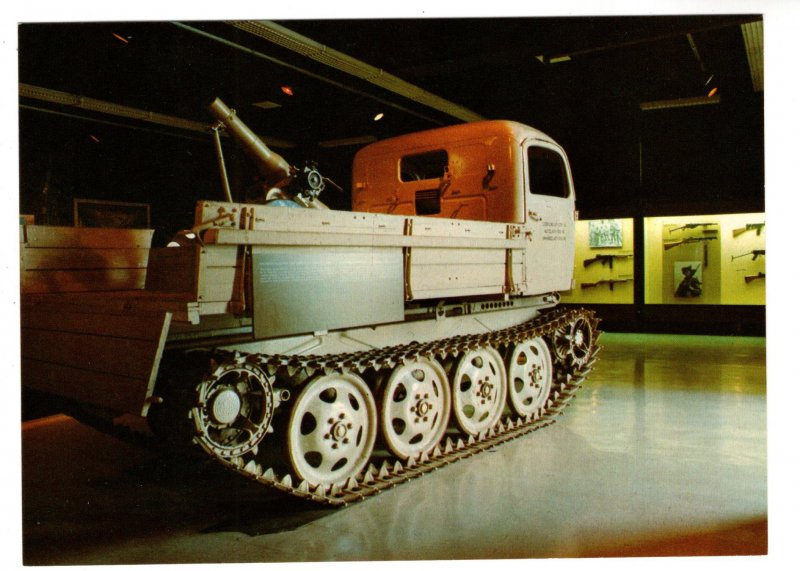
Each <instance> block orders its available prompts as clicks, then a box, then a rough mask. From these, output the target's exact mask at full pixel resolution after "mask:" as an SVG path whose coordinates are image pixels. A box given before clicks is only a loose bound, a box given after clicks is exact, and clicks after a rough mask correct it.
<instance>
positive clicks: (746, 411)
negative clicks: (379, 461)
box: [22, 334, 767, 565]
mask: <svg viewBox="0 0 800 571" xmlns="http://www.w3.org/2000/svg"><path fill="white" fill-rule="evenodd" d="M602 345H603V346H604V350H603V352H602V358H601V360H600V361H599V362H598V363H597V365H596V368H595V371H594V372H593V374H592V375H591V378H590V380H588V381H587V382H586V384H585V386H584V389H583V390H582V391H580V392H579V393H578V396H577V398H576V399H575V400H574V401H573V403H574V404H573V405H572V406H571V407H569V408H568V409H567V410H566V412H565V414H564V416H562V417H560V418H559V421H558V422H557V423H556V424H554V425H552V426H549V427H546V428H544V429H542V430H539V431H536V432H534V433H532V434H530V435H527V436H525V437H522V438H519V439H517V440H514V441H511V442H510V443H508V444H506V445H504V446H502V447H500V448H499V449H495V450H492V451H490V452H485V453H483V454H479V455H477V456H475V457H473V458H471V459H468V460H466V461H463V462H460V463H458V464H456V465H454V466H449V467H446V468H444V469H442V470H438V471H436V472H433V473H431V474H429V475H426V476H424V477H422V478H420V479H418V480H415V481H413V482H411V483H408V484H404V485H401V486H399V487H397V488H395V489H392V490H390V491H388V492H385V493H383V494H381V495H379V496H377V497H375V498H373V499H371V500H369V501H366V502H364V503H362V504H358V505H354V506H351V507H348V508H346V509H343V510H339V511H335V510H324V509H319V508H316V507H314V506H309V505H305V504H304V503H302V502H301V501H299V500H298V501H295V500H293V499H292V498H283V497H281V496H278V495H275V494H274V493H272V492H271V491H269V490H262V489H261V488H260V487H258V486H256V485H255V484H252V483H251V482H247V481H239V480H238V479H236V478H233V477H230V476H229V475H228V474H227V473H220V472H217V471H215V470H210V471H199V470H197V469H196V468H185V467H181V465H180V464H177V463H175V462H170V461H169V460H167V459H164V458H160V457H158V456H157V455H155V454H154V453H152V452H149V451H146V450H143V449H139V448H135V447H132V446H130V445H128V444H124V443H121V442H118V441H116V440H113V439H111V438H109V437H107V436H104V435H102V434H100V433H97V432H95V431H94V430H92V429H90V428H87V427H84V426H82V425H79V424H77V423H76V422H75V421H73V420H72V419H70V418H68V417H64V416H53V417H48V418H44V419H38V420H35V421H30V422H27V423H25V424H23V430H22V443H23V450H22V452H23V454H22V467H23V488H22V490H23V512H22V513H23V546H24V549H23V556H24V563H25V564H27V565H79V564H143V563H201V562H206V563H215V562H279V561H280V562H285V561H348V560H401V559H487V558H489V559H491V558H572V557H608V556H610V557H627V556H667V555H760V554H765V553H766V552H767V406H766V355H765V353H766V346H765V340H764V339H763V338H732V337H696V336H666V335H627V334H605V335H604V336H603V338H602Z"/></svg>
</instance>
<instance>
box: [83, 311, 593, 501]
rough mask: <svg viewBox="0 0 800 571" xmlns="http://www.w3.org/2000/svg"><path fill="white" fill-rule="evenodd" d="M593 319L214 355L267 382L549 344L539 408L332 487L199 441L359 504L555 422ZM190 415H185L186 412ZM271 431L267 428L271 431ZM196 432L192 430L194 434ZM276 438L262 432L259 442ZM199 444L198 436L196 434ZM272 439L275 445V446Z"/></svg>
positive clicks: (264, 477)
mask: <svg viewBox="0 0 800 571" xmlns="http://www.w3.org/2000/svg"><path fill="white" fill-rule="evenodd" d="M598 324H599V319H598V318H596V317H595V315H594V313H593V312H591V311H588V310H584V309H570V310H565V309H557V310H553V311H550V312H548V313H545V314H543V315H540V316H538V317H536V318H534V319H532V320H530V321H527V322H525V323H522V324H519V325H517V326H513V327H509V328H506V329H501V330H498V331H492V332H487V333H483V334H476V335H465V336H457V337H451V338H448V339H441V340H436V341H433V342H430V343H411V344H408V345H400V346H396V347H389V348H383V349H379V350H374V351H367V352H358V353H349V354H337V355H327V356H307V357H304V356H285V355H259V354H249V355H248V354H241V353H230V354H227V355H226V354H225V353H222V354H217V355H216V357H218V358H219V357H220V356H225V357H227V358H228V359H230V362H235V363H239V364H242V363H248V364H250V365H256V366H257V367H260V368H261V369H263V370H264V371H265V372H267V373H268V375H269V379H270V382H274V381H275V379H276V378H277V377H284V378H285V377H292V376H296V375H297V374H298V373H301V374H302V375H304V377H305V378H306V379H308V380H311V379H314V378H316V377H318V376H319V375H322V374H330V373H333V372H339V373H356V374H364V373H365V372H368V371H374V372H381V371H388V370H392V369H394V368H395V367H397V366H398V365H400V364H405V363H411V362H415V361H416V360H418V359H420V358H429V359H439V360H444V359H446V358H451V357H457V356H459V355H460V354H462V353H463V352H465V351H469V350H475V349H478V348H483V347H494V348H497V349H505V348H507V347H510V346H512V345H515V344H519V343H521V342H524V341H526V340H530V339H532V338H537V337H539V338H543V339H545V340H546V341H547V344H548V346H549V348H550V351H551V353H552V357H553V367H554V369H553V383H552V387H551V391H550V395H549V399H547V402H546V404H545V406H543V407H542V408H541V409H540V410H539V411H538V412H536V413H535V414H533V415H528V416H518V415H514V414H513V413H512V414H511V415H507V416H505V417H504V418H502V419H501V420H500V421H498V422H497V423H496V424H495V425H493V426H492V427H490V428H488V429H486V430H485V431H482V432H481V433H479V434H478V435H477V436H467V435H463V436H460V437H455V438H454V437H452V436H447V437H446V438H444V439H443V441H441V442H440V443H439V444H437V445H436V446H435V447H434V448H433V449H432V451H431V452H430V453H422V454H418V455H416V456H415V457H409V458H408V459H407V460H405V461H401V460H399V459H397V458H394V457H392V458H391V459H387V460H383V461H382V462H381V463H380V465H378V464H376V463H369V464H368V465H367V466H366V467H365V468H364V469H363V470H361V472H360V473H359V474H357V475H355V476H352V477H350V478H348V479H347V480H346V481H344V482H342V483H341V484H336V485H331V484H329V485H316V486H315V485H312V484H309V483H308V482H307V481H303V480H298V479H297V478H296V477H294V478H293V476H292V474H291V470H290V469H289V468H286V467H282V466H283V465H284V464H285V463H280V462H278V463H275V465H266V464H265V461H264V460H263V457H262V455H259V454H258V453H257V450H258V449H257V448H256V449H255V450H253V451H252V452H248V453H245V454H242V455H225V454H220V453H214V451H213V450H209V449H208V447H205V446H201V447H203V448H204V449H205V452H206V453H207V454H208V455H209V456H210V458H211V459H213V460H214V461H216V462H218V463H219V464H221V465H222V466H224V467H225V468H227V469H229V470H232V471H234V472H236V473H238V474H240V475H242V476H244V477H246V478H249V479H251V480H254V481H256V482H258V483H260V484H263V485H266V486H269V487H271V488H273V489H276V490H279V491H281V492H285V493H288V494H291V495H292V496H296V497H299V498H302V499H305V500H309V501H312V502H317V503H321V504H325V505H328V506H333V507H344V506H347V505H350V504H352V503H354V502H359V501H362V500H364V499H367V498H369V497H371V496H374V495H376V494H379V493H381V492H383V491H384V490H387V489H390V488H393V487H395V486H397V485H399V484H402V483H404V482H407V481H409V480H413V479H414V478H417V477H419V476H422V475H423V474H426V473H428V472H432V471H434V470H438V469H440V468H443V467H445V466H447V465H449V464H453V463H455V462H458V461H459V460H463V459H465V458H468V457H470V456H473V455H475V454H479V453H481V452H483V451H485V450H488V449H490V448H493V447H495V446H498V445H500V444H502V443H504V442H507V441H509V440H513V439H516V438H519V437H521V436H524V435H526V434H529V433H531V432H533V431H535V430H539V429H540V428H544V427H546V426H548V425H550V424H553V423H554V422H555V421H556V417H557V416H558V415H560V414H562V413H563V410H564V409H565V408H566V407H567V406H568V405H569V401H570V400H571V399H572V398H573V397H574V396H575V394H576V393H577V391H578V390H579V389H580V388H581V385H582V383H583V381H584V380H585V378H586V376H587V375H588V374H589V372H590V371H591V370H592V366H593V365H594V362H595V360H596V356H597V353H598V351H599V349H600V347H599V345H598V344H597V340H598V338H599V335H600V331H599V330H598V327H597V326H598ZM74 416H76V417H78V418H79V420H81V421H82V422H84V423H86V424H90V425H92V426H93V427H95V428H97V429H98V430H101V431H103V432H108V433H112V434H114V435H115V436H116V437H118V438H120V439H122V440H126V441H129V442H132V443H135V444H138V445H151V444H153V442H152V440H147V439H146V438H144V436H143V435H142V434H140V433H138V432H136V431H131V430H130V429H129V427H126V426H124V425H117V424H115V423H113V422H112V421H110V420H103V419H99V418H97V417H94V416H93V415H91V414H87V411H85V410H84V411H81V414H79V415H77V414H76V415H74ZM191 416H192V415H191V414H190V417H191ZM269 430H270V431H272V430H273V428H272V426H270V428H269ZM199 434H200V433H199V432H198V435H199ZM279 436H280V435H278V434H275V435H267V436H266V439H265V442H264V443H263V446H264V447H266V446H269V445H270V440H271V439H273V440H274V439H275V438H276V437H279ZM196 441H197V437H196ZM273 444H274V443H273Z"/></svg>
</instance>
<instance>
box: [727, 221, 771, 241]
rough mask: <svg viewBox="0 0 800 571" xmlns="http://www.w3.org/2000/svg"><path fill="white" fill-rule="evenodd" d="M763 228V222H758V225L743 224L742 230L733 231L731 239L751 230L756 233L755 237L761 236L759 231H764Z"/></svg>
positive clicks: (764, 224) (735, 229)
mask: <svg viewBox="0 0 800 571" xmlns="http://www.w3.org/2000/svg"><path fill="white" fill-rule="evenodd" d="M764 226H766V223H765V222H759V223H758V224H745V226H744V228H734V229H733V237H734V238H736V237H737V236H739V235H741V234H744V233H745V232H750V231H752V230H755V231H756V236H761V231H762V230H763V229H764Z"/></svg>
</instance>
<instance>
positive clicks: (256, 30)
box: [228, 20, 484, 121]
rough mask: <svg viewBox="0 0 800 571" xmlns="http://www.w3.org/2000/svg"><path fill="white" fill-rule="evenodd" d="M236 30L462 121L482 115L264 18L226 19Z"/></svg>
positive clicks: (478, 118)
mask: <svg viewBox="0 0 800 571" xmlns="http://www.w3.org/2000/svg"><path fill="white" fill-rule="evenodd" d="M228 24H230V25H231V26H234V27H236V28H238V29H240V30H243V31H245V32H248V33H250V34H253V35H254V36H257V37H259V38H261V39H264V40H267V41H269V42H272V43H274V44H276V45H279V46H281V47H283V48H286V49H289V50H291V51H293V52H295V53H298V54H300V55H303V56H305V57H307V58H309V59H312V60H314V61H316V62H318V63H322V64H324V65H327V66H329V67H332V68H333V69H336V70H338V71H341V72H344V73H347V74H349V75H352V76H354V77H357V78H359V79H361V80H364V81H367V82H369V83H372V84H373V85H377V86H378V87H381V88H383V89H386V90H388V91H390V92H392V93H395V94H397V95H400V96H402V97H405V98H407V99H410V100H411V101H414V102H416V103H418V104H420V105H424V106H426V107H429V108H431V109H435V110H437V111H440V112H442V113H445V114H447V115H449V116H451V117H455V118H456V119H460V120H462V121H479V120H481V119H484V117H483V116H481V115H479V114H478V113H475V112H474V111H471V110H469V109H467V108H466V107H463V106H461V105H458V104H457V103H453V102H452V101H448V100H447V99H444V98H443V97H439V96H438V95H434V94H433V93H430V92H429V91H425V90H424V89H422V88H420V87H417V86H416V85H413V84H411V83H408V82H407V81H404V80H402V79H400V78H399V77H397V76H395V75H392V74H391V73H389V72H387V71H384V70H383V69H380V68H377V67H374V66H372V65H370V64H368V63H365V62H363V61H361V60H357V59H355V58H353V57H351V56H349V55H347V54H345V53H342V52H340V51H337V50H335V49H333V48H330V47H328V46H326V45H324V44H321V43H319V42H317V41H315V40H312V39H311V38H307V37H306V36H303V35H301V34H298V33H297V32H294V31H292V30H290V29H288V28H284V27H283V26H281V25H279V24H276V23H275V22H270V21H267V20H249V21H231V22H228Z"/></svg>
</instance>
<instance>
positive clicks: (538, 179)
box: [522, 139, 575, 294]
mask: <svg viewBox="0 0 800 571" xmlns="http://www.w3.org/2000/svg"><path fill="white" fill-rule="evenodd" d="M522 151H523V154H524V161H523V163H524V165H525V171H524V172H525V204H526V207H525V226H526V233H527V235H528V245H527V249H526V252H525V272H526V281H527V285H528V292H529V293H530V294H537V293H546V292H551V291H564V290H568V289H570V288H571V287H572V270H573V266H574V258H575V193H574V190H573V185H572V175H571V172H570V168H569V162H568V161H567V157H566V154H565V153H564V151H563V149H561V148H560V147H559V146H557V145H554V144H552V143H550V142H548V141H543V140H539V139H528V140H526V141H525V142H524V143H523V145H522Z"/></svg>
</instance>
